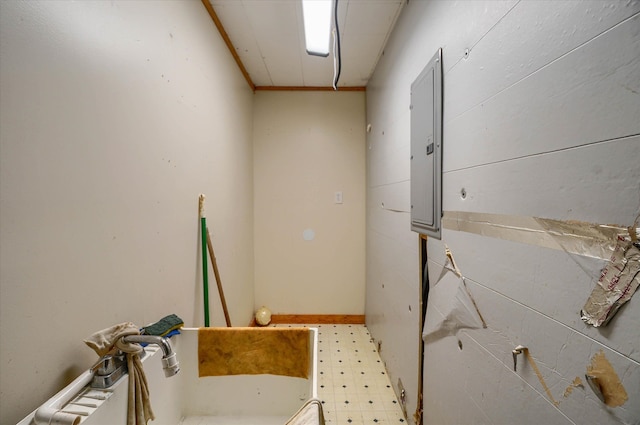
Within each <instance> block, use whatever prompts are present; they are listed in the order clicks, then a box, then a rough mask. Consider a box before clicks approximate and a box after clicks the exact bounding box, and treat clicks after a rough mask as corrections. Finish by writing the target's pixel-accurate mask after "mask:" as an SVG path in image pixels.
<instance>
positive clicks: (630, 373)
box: [366, 1, 640, 424]
mask: <svg viewBox="0 0 640 425" xmlns="http://www.w3.org/2000/svg"><path fill="white" fill-rule="evenodd" d="M639 11H640V3H638V2H637V1H635V2H615V1H612V2H526V1H522V2H517V1H505V2H494V1H486V2H484V1H468V2H444V1H433V2H431V1H411V2H409V4H408V5H407V6H406V7H405V8H404V10H403V12H402V15H401V17H400V19H399V21H398V24H397V27H396V30H395V31H394V33H393V35H392V37H391V39H390V41H389V43H388V44H387V46H386V48H385V54H384V56H383V57H382V58H381V61H380V62H379V64H378V67H377V69H376V72H375V74H374V77H373V79H372V80H371V81H370V83H369V85H368V87H367V121H368V122H370V123H371V124H372V128H373V131H372V132H371V133H370V135H369V136H368V138H367V144H368V156H367V167H368V174H367V179H368V180H367V289H366V291H367V296H366V315H367V323H368V325H369V327H370V329H371V332H372V335H373V336H374V337H375V338H376V339H378V340H382V351H381V355H382V357H383V359H384V360H385V361H386V363H387V367H388V368H389V371H390V376H391V378H392V382H393V383H394V384H395V383H396V382H397V379H398V378H401V379H402V381H403V383H404V384H405V387H407V395H408V398H409V404H408V411H409V413H410V414H412V413H413V412H414V411H415V410H416V405H417V403H416V398H417V394H416V392H417V384H418V382H417V379H416V378H415V377H416V376H417V370H418V349H417V346H418V339H417V338H416V336H417V332H418V330H417V326H418V325H417V324H418V319H419V318H418V317H417V315H416V312H417V310H418V306H417V303H418V294H419V287H420V282H419V279H418V264H419V262H418V239H417V235H416V234H412V233H411V232H410V231H409V213H408V212H409V209H410V197H409V146H410V145H409V129H410V120H409V102H410V85H411V83H412V82H413V81H414V79H415V78H416V77H417V76H418V74H419V73H420V71H421V70H422V68H423V67H424V66H425V65H426V63H427V62H428V61H429V59H430V58H431V56H432V55H433V54H434V53H435V51H436V49H437V48H439V47H442V48H443V69H444V131H443V135H444V136H443V137H444V140H443V150H444V157H443V169H444V177H443V209H444V211H445V217H446V215H447V211H466V212H471V213H494V214H503V215H507V216H511V215H517V216H533V217H545V218H551V219H557V220H580V221H585V222H590V223H605V224H606V223H611V224H618V225H622V226H630V225H631V224H632V223H633V221H634V219H635V217H636V216H637V215H638V213H639V212H640V199H639V196H638V193H640V183H639V182H640V161H638V158H640V120H639V119H638V117H639V116H640V96H638V92H639V88H640V86H639V84H640V80H639V79H638V75H640V33H639V32H638V28H640V15H638V12H639ZM466 49H469V55H468V57H466V58H465V50H466ZM462 188H465V190H466V192H467V197H466V199H462V198H461V196H460V192H461V189H462ZM383 204H384V208H383V207H382V205H383ZM445 244H446V245H447V246H449V247H450V248H451V250H452V252H453V254H454V258H455V259H456V263H457V265H458V266H459V267H460V269H461V271H462V273H463V275H464V276H465V277H466V279H467V284H468V287H469V290H470V291H471V293H472V294H473V295H474V297H475V299H476V302H477V304H478V307H479V309H480V311H481V312H482V313H483V314H484V316H485V317H484V318H485V320H486V321H487V324H488V329H478V330H467V331H462V332H460V333H458V335H457V338H456V337H454V336H450V337H447V338H443V339H438V340H436V341H434V342H432V343H429V344H427V345H426V353H425V355H426V361H425V365H424V367H425V378H424V405H425V406H424V418H425V423H427V424H447V423H451V424H459V423H485V424H490V423H493V424H501V423H531V424H539V423H554V424H561V423H580V424H604V423H637V420H638V418H639V417H640V410H639V409H640V355H639V354H638V353H640V333H639V331H638V327H637V318H638V315H639V314H640V297H639V296H638V295H637V294H636V296H635V297H634V298H633V299H632V300H631V301H630V302H629V304H628V305H627V306H625V307H624V308H623V309H621V310H620V312H619V313H618V315H617V316H616V318H615V319H614V320H613V321H612V322H611V324H610V325H609V327H608V328H606V329H602V330H598V329H594V328H591V327H587V326H586V325H584V324H583V323H582V321H581V320H580V317H579V311H580V309H581V307H582V306H583V305H584V302H585V301H586V299H587V297H588V296H589V293H590V291H591V289H592V288H593V286H594V285H595V283H596V281H597V279H598V277H599V271H600V269H601V268H602V267H603V265H604V264H605V262H604V261H603V260H601V259H592V258H587V257H583V256H579V255H572V254H566V253H563V252H561V251H555V250H549V249H546V248H542V247H538V246H535V245H524V244H521V243H515V242H508V241H505V240H501V239H492V238H489V237H483V236H479V235H474V234H469V233H464V232H458V231H453V230H450V229H447V228H445V229H444V230H443V233H442V241H437V240H435V239H429V242H428V251H429V253H428V258H429V269H430V271H429V276H430V284H431V287H432V288H431V296H430V299H429V312H428V317H427V321H428V320H430V319H433V318H434V317H435V316H433V315H430V314H431V313H433V312H434V311H435V308H436V307H438V308H440V309H443V308H446V302H447V301H446V300H445V299H442V298H439V297H438V296H436V294H435V291H434V289H433V287H434V286H435V285H447V284H455V282H456V280H455V279H454V280H453V281H452V279H451V276H452V274H451V273H450V272H446V271H443V265H444V262H445V257H444V249H445ZM443 276H444V278H443ZM452 282H453V283H452ZM458 341H460V344H461V346H462V349H460V348H459V346H458ZM518 344H524V345H526V346H528V347H529V349H530V353H531V355H532V356H533V358H535V359H536V360H537V364H538V367H539V368H540V369H541V373H542V375H543V378H544V380H545V382H546V384H547V385H548V386H549V388H550V391H551V394H552V396H553V397H554V399H555V400H556V401H558V405H557V406H556V405H554V404H553V403H552V402H551V401H550V400H549V397H548V394H547V393H546V392H545V390H544V388H543V387H542V385H541V383H540V382H539V380H538V378H537V377H536V375H535V374H534V373H533V370H532V368H531V366H530V365H528V366H522V363H521V368H520V369H519V371H518V372H517V373H516V372H513V363H512V355H511V350H512V349H513V348H514V347H515V346H516V345H518ZM600 350H602V351H603V352H604V353H605V356H606V357H607V359H608V360H609V361H610V362H611V363H612V365H613V367H614V369H615V370H616V372H617V373H618V375H619V376H620V378H621V379H622V383H623V385H624V386H625V388H626V391H627V393H628V395H629V400H628V401H627V402H626V403H625V404H624V405H623V406H622V407H617V408H610V407H606V406H604V405H603V404H602V403H600V402H599V401H598V400H597V399H596V398H595V396H594V394H593V393H592V391H591V390H590V389H589V388H588V387H586V388H585V387H578V388H575V389H574V391H573V392H572V393H571V394H568V395H567V396H566V397H565V390H566V389H567V388H568V387H569V386H570V384H571V382H572V380H573V379H574V378H575V377H581V378H582V380H583V381H584V374H585V373H586V368H587V366H588V365H589V362H590V359H591V358H592V356H593V355H594V354H595V353H597V352H599V351H600ZM523 361H524V360H523V359H522V357H521V359H520V362H523ZM585 386H586V382H585Z"/></svg>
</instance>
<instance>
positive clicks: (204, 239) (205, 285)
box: [199, 195, 209, 328]
mask: <svg viewBox="0 0 640 425" xmlns="http://www.w3.org/2000/svg"><path fill="white" fill-rule="evenodd" d="M199 212H200V236H201V239H202V284H203V291H202V292H203V294H202V295H203V298H204V326H205V328H208V327H209V276H208V271H209V266H208V264H207V219H206V217H205V216H204V195H200V210H199Z"/></svg>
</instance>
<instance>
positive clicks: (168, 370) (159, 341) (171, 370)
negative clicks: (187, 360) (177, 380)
mask: <svg viewBox="0 0 640 425" xmlns="http://www.w3.org/2000/svg"><path fill="white" fill-rule="evenodd" d="M122 340H123V341H124V342H134V343H140V342H142V343H146V344H155V345H158V346H159V347H160V348H162V369H163V370H164V376H166V377H167V378H168V377H170V376H173V375H175V374H177V373H178V372H180V363H179V362H178V359H177V358H176V353H175V352H174V351H173V348H172V347H171V343H170V342H169V339H168V338H163V337H161V336H155V335H127V336H124V337H122Z"/></svg>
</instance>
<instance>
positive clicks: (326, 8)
mask: <svg viewBox="0 0 640 425" xmlns="http://www.w3.org/2000/svg"><path fill="white" fill-rule="evenodd" d="M332 6H333V0H302V16H303V19H304V39H305V43H306V45H307V53H308V54H310V55H314V56H322V57H327V56H329V41H330V38H331V10H332Z"/></svg>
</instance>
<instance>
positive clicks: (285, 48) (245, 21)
mask: <svg viewBox="0 0 640 425" xmlns="http://www.w3.org/2000/svg"><path fill="white" fill-rule="evenodd" d="M206 1H209V2H210V4H211V6H213V10H214V11H215V13H213V14H212V18H213V19H214V21H215V20H216V16H215V15H217V18H218V19H219V21H220V22H219V24H221V26H222V27H223V28H224V29H223V30H221V32H224V31H226V33H227V34H228V40H227V42H228V44H229V43H230V44H231V45H232V47H230V48H233V49H234V50H235V52H236V55H237V57H236V60H239V61H240V62H241V64H242V65H243V66H244V68H245V69H246V74H245V77H248V80H249V82H250V84H253V85H255V86H258V88H261V87H264V88H267V87H331V86H332V84H333V78H334V76H333V74H334V69H333V54H330V55H329V57H326V58H322V57H318V56H310V55H308V54H307V53H306V49H305V44H304V28H303V23H302V5H301V2H300V0H203V2H206ZM405 1H406V0H339V1H338V25H339V30H340V45H341V49H340V50H341V57H342V67H341V72H340V81H339V82H338V87H364V86H366V85H367V82H368V81H369V78H370V77H371V74H372V73H373V70H374V69H375V66H376V64H377V62H378V58H379V57H380V55H381V54H382V50H383V48H384V45H385V43H386V41H387V38H388V37H389V34H390V33H391V30H392V29H393V26H394V24H395V22H396V19H397V18H398V15H399V14H400V11H401V10H402V7H403V5H404V3H405ZM205 6H207V4H206V3H205ZM209 13H210V14H211V10H209ZM217 24H218V23H217ZM218 28H219V29H220V25H218ZM223 37H224V34H223ZM247 74H248V75H247Z"/></svg>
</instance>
